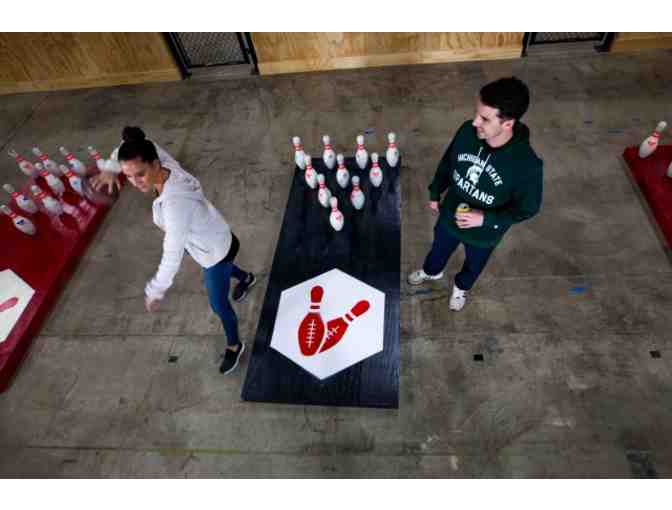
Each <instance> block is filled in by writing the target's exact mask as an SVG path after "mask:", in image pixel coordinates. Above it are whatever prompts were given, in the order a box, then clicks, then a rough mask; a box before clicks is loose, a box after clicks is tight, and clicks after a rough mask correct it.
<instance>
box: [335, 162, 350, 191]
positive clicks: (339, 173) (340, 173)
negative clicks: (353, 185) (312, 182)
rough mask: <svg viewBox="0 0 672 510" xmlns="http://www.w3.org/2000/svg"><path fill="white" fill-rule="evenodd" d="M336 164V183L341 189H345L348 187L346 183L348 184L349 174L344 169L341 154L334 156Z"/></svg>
mask: <svg viewBox="0 0 672 510" xmlns="http://www.w3.org/2000/svg"><path fill="white" fill-rule="evenodd" d="M336 162H337V163H338V170H336V182H337V183H338V185H339V186H340V187H341V188H343V189H345V188H347V187H348V183H349V182H350V172H348V169H347V168H345V158H344V157H343V154H337V155H336Z"/></svg>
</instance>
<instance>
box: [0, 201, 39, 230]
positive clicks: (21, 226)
mask: <svg viewBox="0 0 672 510" xmlns="http://www.w3.org/2000/svg"><path fill="white" fill-rule="evenodd" d="M0 211H2V212H3V213H5V214H6V215H7V216H9V217H10V219H11V220H12V223H14V226H15V227H16V228H17V229H18V230H20V231H21V232H23V233H24V234H28V235H29V236H32V235H35V225H34V224H33V222H32V221H30V220H29V219H28V218H24V217H23V216H20V215H18V214H16V213H15V212H14V211H12V210H11V209H10V208H9V207H7V206H6V205H0Z"/></svg>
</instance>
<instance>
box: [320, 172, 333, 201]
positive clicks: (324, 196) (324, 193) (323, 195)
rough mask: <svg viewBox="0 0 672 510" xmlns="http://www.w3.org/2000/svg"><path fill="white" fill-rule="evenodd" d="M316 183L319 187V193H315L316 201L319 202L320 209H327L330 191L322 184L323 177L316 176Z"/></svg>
mask: <svg viewBox="0 0 672 510" xmlns="http://www.w3.org/2000/svg"><path fill="white" fill-rule="evenodd" d="M317 183H318V184H319V186H320V189H319V191H318V192H317V200H318V201H319V202H320V205H322V207H325V208H326V207H329V199H330V198H331V191H329V188H327V185H326V184H324V175H322V174H317Z"/></svg>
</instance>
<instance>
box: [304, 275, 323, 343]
mask: <svg viewBox="0 0 672 510" xmlns="http://www.w3.org/2000/svg"><path fill="white" fill-rule="evenodd" d="M323 295H324V289H323V288H322V287H320V286H319V285H316V286H315V287H313V288H312V289H310V308H309V309H308V313H307V314H306V316H305V317H304V318H303V320H302V321H301V325H300V326H299V347H300V349H301V354H303V355H304V356H312V355H313V354H315V353H316V352H317V350H318V349H319V348H320V343H321V342H322V338H323V337H324V321H323V320H322V316H321V315H320V306H321V304H322V296H323Z"/></svg>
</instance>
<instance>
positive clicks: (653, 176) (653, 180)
mask: <svg viewBox="0 0 672 510" xmlns="http://www.w3.org/2000/svg"><path fill="white" fill-rule="evenodd" d="M638 149H639V147H628V148H627V149H625V151H624V152H623V158H624V159H625V162H626V163H627V164H628V167H629V168H630V172H632V175H633V177H634V178H635V181H636V182H637V184H638V185H639V188H640V189H641V190H642V194H643V195H644V197H646V201H647V202H648V203H649V207H650V208H651V211H652V212H653V215H654V217H655V218H656V221H657V222H658V225H659V226H660V230H661V231H662V232H663V235H664V236H665V239H667V244H668V246H670V247H672V178H670V177H667V175H666V171H667V167H668V166H669V165H670V161H672V145H661V146H659V147H658V149H656V152H654V153H653V154H651V155H650V156H649V157H648V158H645V159H641V158H640V157H639V156H638V155H637V151H638Z"/></svg>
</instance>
